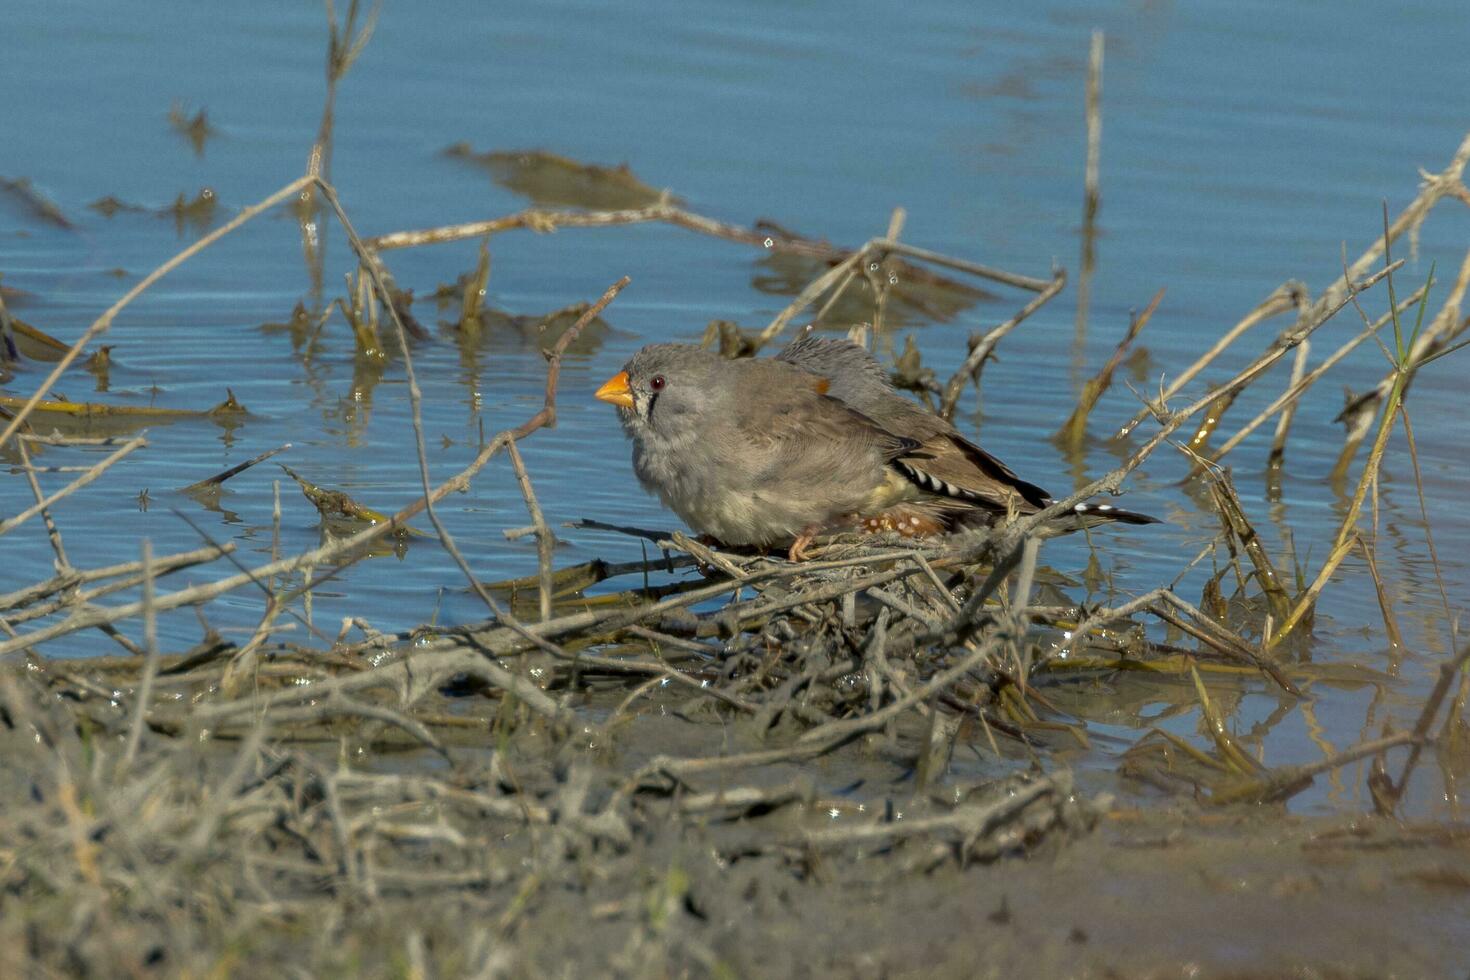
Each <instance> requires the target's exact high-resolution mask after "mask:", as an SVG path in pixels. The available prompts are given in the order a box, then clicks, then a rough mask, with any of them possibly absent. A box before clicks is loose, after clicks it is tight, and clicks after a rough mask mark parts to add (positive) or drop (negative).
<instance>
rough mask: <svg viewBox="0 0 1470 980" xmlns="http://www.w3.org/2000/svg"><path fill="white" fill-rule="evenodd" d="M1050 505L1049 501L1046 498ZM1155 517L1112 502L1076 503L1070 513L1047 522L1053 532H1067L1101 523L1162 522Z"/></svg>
mask: <svg viewBox="0 0 1470 980" xmlns="http://www.w3.org/2000/svg"><path fill="white" fill-rule="evenodd" d="M1047 504H1048V505H1050V504H1051V501H1050V500H1048V501H1047ZM1162 523H1163V521H1160V520H1159V519H1158V518H1157V517H1150V516H1149V515H1148V514H1140V513H1138V512H1137V511H1135V510H1124V509H1123V508H1121V507H1114V506H1113V505H1112V504H1092V503H1083V504H1078V505H1077V506H1075V507H1073V508H1072V513H1070V514H1064V515H1062V516H1061V517H1058V518H1056V519H1055V520H1053V521H1051V522H1049V524H1048V529H1049V530H1051V532H1052V533H1053V534H1067V533H1069V532H1071V531H1081V530H1084V529H1086V528H1090V527H1097V526H1099V525H1102V524H1162Z"/></svg>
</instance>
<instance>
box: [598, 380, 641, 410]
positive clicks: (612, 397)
mask: <svg viewBox="0 0 1470 980" xmlns="http://www.w3.org/2000/svg"><path fill="white" fill-rule="evenodd" d="M594 397H596V398H599V399H601V400H602V401H605V402H611V403H612V404H614V405H617V406H619V407H620V408H632V407H633V389H632V388H629V387H628V372H627V371H619V372H618V373H617V374H615V375H613V376H612V377H611V378H608V379H607V383H606V384H604V385H603V386H602V387H601V388H598V389H597V391H596V392H594Z"/></svg>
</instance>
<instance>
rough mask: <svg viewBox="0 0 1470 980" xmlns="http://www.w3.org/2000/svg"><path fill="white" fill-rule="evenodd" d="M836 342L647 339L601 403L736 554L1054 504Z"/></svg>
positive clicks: (701, 528)
mask: <svg viewBox="0 0 1470 980" xmlns="http://www.w3.org/2000/svg"><path fill="white" fill-rule="evenodd" d="M828 343H833V342H826V341H823V342H821V343H819V344H813V343H812V342H811V341H807V342H805V344H804V345H802V344H797V345H792V346H791V347H788V348H787V350H786V351H783V352H782V354H781V356H780V357H777V358H761V359H741V360H725V359H724V358H722V357H720V356H719V355H718V354H715V353H713V352H712V351H707V350H703V349H701V348H698V347H691V346H687V345H682V344H652V345H649V346H647V347H644V348H643V349H642V350H640V351H638V352H637V353H636V354H634V355H633V357H632V359H631V360H629V361H628V363H627V364H626V365H625V366H624V368H623V370H622V371H621V372H619V373H618V374H616V375H614V376H613V377H612V378H611V379H609V380H608V381H607V383H605V384H604V385H603V386H602V387H601V388H599V389H598V390H597V392H596V397H597V398H599V399H601V400H603V401H606V402H610V403H611V404H613V405H616V406H617V407H618V414H619V416H620V418H621V421H622V424H623V429H624V431H625V432H626V433H627V435H628V436H629V438H630V439H632V442H633V471H634V473H635V474H636V475H637V477H638V480H639V482H640V483H642V484H643V486H644V488H645V489H647V490H648V491H649V492H650V493H654V494H656V495H657V496H658V497H659V499H660V500H662V501H663V503H664V504H665V505H666V506H668V507H669V508H670V509H671V510H673V511H674V513H676V514H678V515H679V517H680V518H682V519H683V520H684V522H685V523H687V524H688V525H689V526H690V527H691V528H693V529H694V530H696V531H698V532H700V533H702V534H706V535H709V536H711V537H713V538H716V539H718V540H719V541H721V542H723V543H725V544H727V545H755V546H761V547H770V546H775V545H782V544H788V543H789V545H790V548H789V551H788V555H789V557H790V558H791V559H792V560H793V561H796V560H800V559H801V558H803V557H805V549H806V547H807V546H808V545H809V544H810V543H811V541H812V539H813V538H814V536H815V535H816V534H818V533H820V532H823V531H829V530H840V529H843V528H849V527H856V528H864V529H866V530H870V531H879V530H894V531H898V532H900V533H902V534H905V535H910V536H912V535H920V534H934V533H939V532H942V531H945V530H950V529H952V528H955V527H958V526H961V525H964V524H970V523H987V522H990V521H994V520H995V519H996V518H997V517H998V516H1003V515H1005V514H1007V513H1017V514H1023V513H1032V512H1035V511H1036V510H1037V509H1039V508H1040V507H1041V506H1044V505H1045V503H1046V502H1048V501H1049V498H1048V497H1047V495H1046V493H1045V491H1043V490H1041V488H1039V487H1037V486H1035V485H1033V484H1030V483H1026V482H1025V481H1023V480H1020V479H1019V478H1018V477H1016V475H1015V474H1014V473H1012V472H1011V471H1010V470H1009V469H1007V468H1006V467H1005V466H1004V464H1002V463H1000V461H999V460H996V459H995V458H994V457H992V456H990V455H989V454H988V453H985V452H984V451H983V450H981V449H980V448H979V447H978V446H975V445H974V444H973V443H971V442H969V441H968V440H965V439H964V438H963V437H962V436H960V435H959V434H958V433H957V432H956V431H955V430H954V428H953V426H950V425H949V423H948V422H945V421H944V420H942V419H940V418H938V417H937V416H934V415H932V414H930V413H928V412H925V411H924V410H923V409H922V408H920V407H919V406H918V405H915V404H913V403H912V402H909V401H908V400H907V399H904V398H903V397H902V396H900V395H897V394H896V393H894V392H893V390H892V388H891V387H889V386H888V384H887V380H886V378H885V377H884V375H883V372H882V370H881V368H880V367H879V366H878V365H877V362H876V361H872V358H871V357H870V356H869V355H868V354H867V352H866V351H865V350H863V349H862V348H860V347H858V346H856V345H854V344H847V345H846V348H843V347H831V348H828V347H826V346H825V345H826V344H828ZM843 343H845V342H843ZM847 348H850V350H848V349H847ZM788 354H790V355H792V356H789V357H788ZM859 355H861V356H859ZM868 362H871V363H868ZM1103 510H1106V508H1103ZM1095 517H1097V518H1100V519H1102V520H1124V521H1131V522H1133V523H1152V522H1153V519H1152V518H1146V517H1143V516H1142V515H1135V514H1131V513H1129V512H1127V511H1120V510H1116V509H1112V510H1111V511H1110V512H1109V513H1108V514H1107V516H1106V517H1103V516H1102V513H1101V511H1100V512H1099V513H1098V514H1096V515H1095Z"/></svg>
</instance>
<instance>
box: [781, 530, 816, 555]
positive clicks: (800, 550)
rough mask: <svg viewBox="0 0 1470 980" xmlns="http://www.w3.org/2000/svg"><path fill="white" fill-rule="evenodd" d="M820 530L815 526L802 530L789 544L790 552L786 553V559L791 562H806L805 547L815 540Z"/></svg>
mask: <svg viewBox="0 0 1470 980" xmlns="http://www.w3.org/2000/svg"><path fill="white" fill-rule="evenodd" d="M820 530H821V528H820V527H818V526H817V525H815V524H813V525H812V526H811V527H809V528H806V529H804V530H803V531H802V532H801V533H800V534H798V535H797V536H796V540H795V541H793V542H791V550H790V551H788V552H786V557H787V558H788V559H789V560H791V561H806V549H807V546H808V545H809V544H811V543H812V542H813V541H815V540H816V539H817V532H818V531H820Z"/></svg>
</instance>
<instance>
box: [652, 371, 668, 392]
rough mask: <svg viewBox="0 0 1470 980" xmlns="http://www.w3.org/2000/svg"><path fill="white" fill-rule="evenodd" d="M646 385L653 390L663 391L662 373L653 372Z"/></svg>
mask: <svg viewBox="0 0 1470 980" xmlns="http://www.w3.org/2000/svg"><path fill="white" fill-rule="evenodd" d="M648 387H650V388H652V389H653V390H654V391H663V390H664V376H663V375H662V374H655V375H654V376H653V380H652V381H650V382H648Z"/></svg>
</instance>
